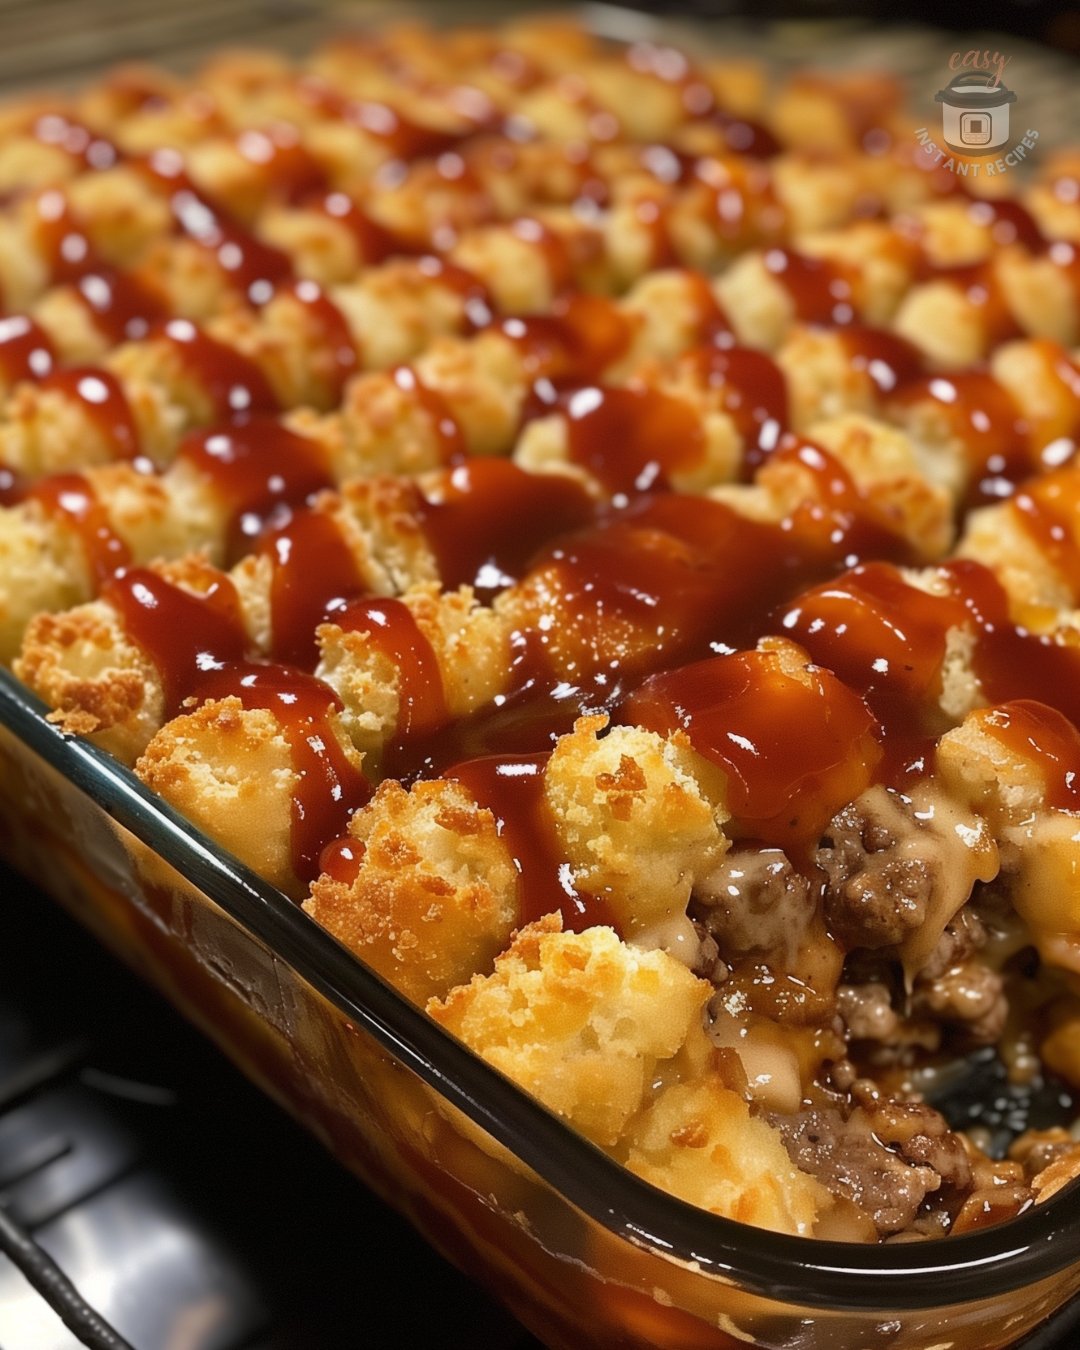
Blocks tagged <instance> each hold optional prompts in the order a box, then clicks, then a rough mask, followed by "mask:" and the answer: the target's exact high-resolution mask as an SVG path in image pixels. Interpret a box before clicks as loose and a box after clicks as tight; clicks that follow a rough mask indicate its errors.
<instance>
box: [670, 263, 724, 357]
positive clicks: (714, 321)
mask: <svg viewBox="0 0 1080 1350" xmlns="http://www.w3.org/2000/svg"><path fill="white" fill-rule="evenodd" d="M683 277H684V278H685V280H686V281H688V282H690V283H691V285H692V289H693V292H694V311H695V316H694V326H695V330H696V333H695V336H696V338H697V344H696V345H699V346H705V345H706V344H708V343H713V344H714V345H717V346H733V345H734V343H735V333H734V329H733V328H732V327H731V320H730V319H729V318H728V316H727V315H726V314H725V313H724V310H723V308H722V306H721V304H720V301H719V300H717V298H716V295H715V293H714V291H713V288H712V284H711V282H710V281H709V278H708V277H707V276H705V275H704V274H703V273H701V272H689V271H686V272H683Z"/></svg>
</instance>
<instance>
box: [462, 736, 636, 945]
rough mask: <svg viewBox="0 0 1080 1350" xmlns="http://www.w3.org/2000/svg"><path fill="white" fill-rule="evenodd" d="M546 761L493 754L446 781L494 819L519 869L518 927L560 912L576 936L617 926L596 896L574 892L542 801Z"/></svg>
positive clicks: (539, 757) (544, 758)
mask: <svg viewBox="0 0 1080 1350" xmlns="http://www.w3.org/2000/svg"><path fill="white" fill-rule="evenodd" d="M547 761H548V756H547V755H546V754H542V755H525V756H520V757H515V756H512V755H492V756H487V757H485V758H483V759H474V760H469V761H467V762H466V763H464V764H457V765H455V766H454V767H453V768H451V769H448V770H447V771H446V773H445V774H444V777H446V778H452V779H454V780H455V781H456V782H459V783H460V784H461V785H462V786H463V787H464V788H465V789H466V790H467V791H468V792H469V793H470V794H471V795H472V797H473V798H474V799H475V801H476V802H477V804H478V805H480V806H483V807H486V808H487V809H488V810H489V811H490V812H491V813H492V815H493V816H494V817H495V820H496V822H497V825H498V831H499V835H500V837H501V838H502V840H503V842H504V843H505V844H506V846H507V849H508V850H509V852H510V854H511V856H512V857H513V859H514V866H515V867H516V868H517V873H518V913H519V916H520V917H519V922H520V923H522V924H526V923H532V922H534V921H535V920H536V919H539V918H542V917H543V915H545V914H554V913H559V914H561V915H562V919H563V927H564V928H566V929H568V930H569V931H571V932H575V933H580V932H581V931H582V930H583V929H586V928H592V927H595V926H596V925H597V924H607V925H611V926H614V925H612V923H611V915H610V913H609V911H608V910H607V907H606V906H605V905H604V904H603V902H602V901H601V900H600V899H599V898H598V897H596V896H592V895H587V894H585V893H584V892H582V891H579V890H577V889H576V888H575V886H574V883H573V880H572V878H571V875H570V866H569V864H568V863H566V862H564V861H563V860H562V857H561V850H560V848H559V846H558V841H557V840H556V838H555V831H554V826H553V824H552V821H551V818H550V816H549V814H548V811H547V807H546V804H545V802H544V769H545V766H546V765H547Z"/></svg>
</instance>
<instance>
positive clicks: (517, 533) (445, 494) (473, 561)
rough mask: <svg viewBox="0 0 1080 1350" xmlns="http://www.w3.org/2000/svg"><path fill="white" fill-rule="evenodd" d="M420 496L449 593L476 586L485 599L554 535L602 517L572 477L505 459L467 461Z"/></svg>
mask: <svg viewBox="0 0 1080 1350" xmlns="http://www.w3.org/2000/svg"><path fill="white" fill-rule="evenodd" d="M415 491H416V507H415V510H416V515H417V518H418V521H419V524H420V528H421V529H422V530H423V532H424V535H425V537H426V539H427V541H428V543H429V544H430V546H431V548H432V550H433V551H434V553H435V556H436V558H437V560H438V564H439V576H440V578H441V579H442V584H443V587H444V589H446V590H451V589H454V588H456V587H458V586H464V585H469V586H472V587H474V589H475V590H476V593H477V596H478V598H480V599H481V600H484V601H487V600H491V599H492V598H494V596H495V595H497V594H498V593H499V592H500V591H502V590H505V589H506V587H507V586H509V585H512V584H513V582H514V581H516V580H517V579H518V578H519V577H520V576H521V575H522V574H523V573H524V571H525V568H526V566H527V564H528V563H529V561H530V559H531V558H532V557H533V555H534V554H535V553H536V552H537V551H538V550H539V549H540V548H541V547H542V546H543V545H544V544H545V543H546V542H547V540H548V539H550V538H551V537H552V536H553V535H558V534H564V533H566V532H567V531H568V530H574V529H578V528H580V527H581V526H583V525H585V524H587V523H588V522H589V521H591V520H592V519H593V518H594V516H595V513H596V505H595V503H594V502H593V501H592V499H591V498H590V497H589V496H588V494H587V493H586V492H585V490H584V489H583V488H582V487H581V486H580V485H579V484H578V483H576V482H574V481H573V480H572V479H570V478H566V477H564V476H562V475H561V474H530V473H527V472H526V471H525V470H524V469H521V468H519V467H518V466H517V465H516V464H514V463H513V462H512V461H510V460H503V459H470V460H466V462H465V463H464V464H460V465H458V466H457V467H456V468H454V469H451V470H449V471H448V472H447V473H446V475H445V477H444V478H443V480H442V482H441V483H439V484H438V486H437V487H433V486H428V487H427V488H425V489H424V491H423V493H422V492H421V490H420V488H419V486H417V487H416V489H415Z"/></svg>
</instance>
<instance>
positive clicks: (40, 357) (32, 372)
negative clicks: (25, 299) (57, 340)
mask: <svg viewBox="0 0 1080 1350" xmlns="http://www.w3.org/2000/svg"><path fill="white" fill-rule="evenodd" d="M55 365H56V353H55V352H54V350H53V345H52V342H51V341H50V339H49V335H48V334H47V333H46V332H45V330H44V329H43V328H41V327H40V326H39V325H38V324H36V323H35V322H34V320H33V319H31V318H28V317H27V316H26V315H25V314H13V315H12V316H11V317H10V318H8V319H0V374H2V375H3V378H4V380H5V381H6V382H7V383H8V384H17V383H18V382H19V381H20V380H40V379H43V378H44V377H45V376H46V375H48V374H49V372H50V371H51V370H52V369H53V368H54V367H55Z"/></svg>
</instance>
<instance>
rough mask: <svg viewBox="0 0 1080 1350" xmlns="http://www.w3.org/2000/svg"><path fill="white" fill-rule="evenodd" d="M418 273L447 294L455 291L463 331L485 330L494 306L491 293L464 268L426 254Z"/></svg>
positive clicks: (477, 278) (446, 259) (490, 320)
mask: <svg viewBox="0 0 1080 1350" xmlns="http://www.w3.org/2000/svg"><path fill="white" fill-rule="evenodd" d="M416 265H417V268H418V270H419V271H420V272H421V273H423V275H424V276H426V277H430V278H431V279H432V280H433V281H438V282H439V283H440V284H441V285H443V286H445V287H446V288H447V289H448V290H451V291H456V292H457V294H458V295H459V296H460V297H461V301H462V310H463V312H464V317H465V323H464V325H463V326H464V327H465V328H466V329H472V330H474V331H475V330H476V329H480V328H486V327H487V326H488V325H489V324H490V323H491V322H492V315H493V314H494V313H495V311H496V309H497V308H498V306H497V305H496V304H495V301H494V299H493V298H492V295H491V292H490V291H489V290H488V288H487V287H486V286H485V285H484V283H483V282H482V281H481V280H480V278H479V277H478V276H477V275H476V273H475V272H470V271H469V269H468V268H467V267H462V266H461V265H460V264H459V263H455V262H451V261H450V259H449V258H437V257H435V256H433V255H431V254H426V255H425V256H424V257H422V258H420V259H419V260H418V262H417V264H416Z"/></svg>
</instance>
